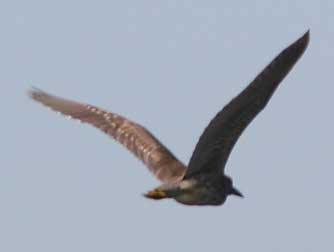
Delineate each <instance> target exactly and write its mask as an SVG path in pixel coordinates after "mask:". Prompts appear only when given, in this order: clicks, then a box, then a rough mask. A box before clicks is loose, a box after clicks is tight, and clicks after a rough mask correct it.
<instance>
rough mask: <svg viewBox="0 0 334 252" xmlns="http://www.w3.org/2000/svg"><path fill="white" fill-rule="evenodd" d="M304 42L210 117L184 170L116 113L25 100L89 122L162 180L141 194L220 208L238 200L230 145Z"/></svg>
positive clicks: (49, 98) (39, 97)
mask: <svg viewBox="0 0 334 252" xmlns="http://www.w3.org/2000/svg"><path fill="white" fill-rule="evenodd" d="M308 42H309V31H307V32H306V33H305V34H304V35H303V36H302V37H301V38H299V39H298V40H296V41H295V42H294V43H292V44H291V45H290V46H288V47H287V48H286V49H284V50H283V51H282V52H281V53H280V54H279V55H278V56H277V57H276V58H274V59H273V60H272V62H271V63H270V64H269V65H267V66H266V67H265V68H264V70H263V71H262V72H261V73H260V74H259V75H258V76H257V77H256V78H255V79H254V80H253V81H252V82H251V83H250V84H249V85H248V86H247V87H246V88H245V89H244V90H243V91H242V92H241V93H240V94H239V95H237V96H236V97H235V98H234V99H232V100H231V101H230V102H229V103H228V104H227V105H226V106H225V107H224V108H223V109H222V110H221V111H220V112H219V113H218V114H217V115H216V116H215V117H214V118H213V119H212V121H211V122H210V123H209V125H208V126H207V127H206V129H205V130H204V132H203V134H202V135H201V137H200V138H199V141H198V143H197V145H196V147H195V150H194V152H193V154H192V157H191V159H190V162H189V164H188V166H186V165H184V164H183V163H182V162H181V161H179V160H178V159H177V158H176V157H175V156H174V155H173V154H172V153H171V152H170V151H169V150H168V149H167V148H166V147H165V146H164V145H163V144H162V143H161V142H159V140H158V139H157V138H156V137H155V136H153V134H152V133H150V132H149V131H148V130H147V129H146V128H145V127H143V126H141V125H140V124H138V123H136V122H133V121H131V120H129V119H127V118H125V117H123V116H121V115H118V114H115V113H112V112H108V111H106V110H104V109H101V108H98V107H95V106H93V105H89V104H85V103H79V102H76V101H72V100H68V99H64V98H60V97H57V96H54V95H51V94H48V93H46V92H44V91H42V90H39V89H36V88H32V89H31V90H29V96H30V97H31V98H32V99H33V100H35V101H37V102H40V103H42V104H44V105H45V106H48V107H50V108H51V109H53V110H55V111H58V112H60V113H61V114H63V115H66V116H69V117H71V118H74V119H78V120H80V121H81V122H84V123H89V124H92V125H93V126H95V127H96V128H98V129H100V130H102V131H103V132H105V133H106V134H107V135H109V136H110V137H112V138H113V139H114V140H116V141H117V142H119V143H120V144H122V145H123V146H125V147H126V148H127V149H128V150H129V151H130V152H132V153H133V154H134V155H135V156H136V157H137V158H138V159H140V160H141V161H142V162H143V163H144V164H145V165H146V166H147V167H148V169H149V170H150V171H151V172H152V173H153V174H154V175H155V176H156V178H158V179H159V180H160V181H161V182H162V184H161V185H160V186H159V187H157V188H155V189H153V190H152V191H149V192H148V193H146V194H145V196H146V197H148V198H151V199H164V198H173V199H175V200H176V201H177V202H179V203H182V204H186V205H221V204H223V203H224V202H225V200H226V198H227V196H229V195H236V196H239V197H243V195H242V194H241V192H240V191H239V190H238V189H236V188H235V187H234V186H233V183H232V179H231V178H230V177H229V176H227V175H225V172H224V168H225V165H226V162H227V159H228V157H229V155H230V153H231V151H232V149H233V146H234V145H235V143H236V141H237V140H238V138H239V137H240V135H241V134H242V132H243V131H244V129H245V128H246V127H247V125H249V123H250V122H251V121H252V120H253V119H254V118H255V117H256V115H257V114H258V113H259V112H260V111H261V110H262V109H263V108H264V107H265V106H266V105H267V103H268V101H269V100H270V98H271V96H272V95H273V93H274V91H275V90H276V88H277V87H278V85H279V83H280V82H281V81H282V80H283V79H284V77H285V76H286V75H287V74H288V73H289V71H290V70H291V69H292V67H293V66H294V65H295V63H296V62H297V61H298V59H299V58H300V57H301V55H302V54H303V52H304V51H305V49H306V47H307V45H308Z"/></svg>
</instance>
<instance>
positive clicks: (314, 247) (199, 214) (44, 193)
mask: <svg viewBox="0 0 334 252" xmlns="http://www.w3.org/2000/svg"><path fill="white" fill-rule="evenodd" d="M333 13H334V1H332V0H328V1H325V0H324V1H305V0H299V1H293V0H283V1H276V0H275V1H274V0H270V1H268V0H252V1H216V0H214V1H197V0H195V1H188V0H167V1H166V0H165V1H159V0H158V1H157V0H155V1H152V0H135V1H130V0H122V1H112V0H111V1H78V0H77V1H68V0H66V1H65V0H58V1H37V0H30V1H15V0H13V1H1V3H0V32H1V33H0V34H1V36H0V38H1V39H0V69H1V74H0V85H1V90H2V92H1V99H0V105H1V106H0V110H1V115H2V116H1V144H0V146H1V158H0V202H1V203H0V251H3V252H14V251H15V252H21V251H25V252H30V251H31V252H46V251H47V252H56V251H57V252H59V251H61V252H67V251H68V252H73V251H80V252H88V251H99V252H100V251H101V252H103V251H161V252H163V251H195V252H196V251H229V252H230V251H232V252H234V251H236V252H238V251H258V252H261V251H263V252H269V251H272V252H281V251H294V252H297V251H303V252H311V251H322V252H325V251H333V249H334V241H333V233H334V220H333V213H334V203H333V196H334V186H333V184H334V182H333V178H334V167H333V161H332V160H333V147H334V146H333V134H332V132H333V128H334V120H333V107H334V102H333V91H334V88H333V86H334V83H333V71H334V66H333V59H334V28H333V26H334V15H333ZM309 28H310V29H311V41H310V44H309V47H308V49H307V51H306V53H305V54H304V56H303V57H302V58H301V60H300V61H299V62H298V63H297V65H296V66H295V68H294V69H293V71H292V72H291V73H290V74H289V75H288V77H287V78H286V79H285V80H284V82H283V83H282V85H281V86H280V87H279V89H278V90H277V92H276V93H275V95H274V96H273V98H272V100H271V101H270V103H269V104H268V107H267V108H266V109H265V110H264V111H263V112H262V113H261V114H260V115H259V116H258V117H257V118H256V119H255V120H254V121H253V123H252V124H251V125H250V127H248V128H247V130H246V131H245V132H244V134H243V135H242V137H241V138H240V140H239V141H238V143H237V145H236V146H235V148H234V150H233V152H232V155H231V156H230V159H229V162H228V164H227V174H229V175H231V176H232V177H233V179H234V183H235V185H236V186H237V187H238V188H239V189H240V190H241V191H242V192H243V194H244V195H245V198H244V199H240V198H236V197H230V198H228V200H227V201H226V203H225V205H223V206H220V207H187V206H183V205H180V204H177V203H176V202H174V201H172V200H164V201H160V202H156V201H151V200H148V199H145V198H144V197H142V194H143V193H145V192H146V191H147V190H150V189H151V188H152V187H154V186H157V185H158V184H159V182H158V181H157V180H156V179H155V178H154V177H153V176H152V175H151V174H150V173H149V172H148V171H147V169H146V168H145V167H144V165H143V164H142V163H141V162H139V161H138V160H136V159H135V158H134V156H132V155H131V154H129V153H128V152H127V151H126V150H125V149H124V148H123V147H121V146H120V145H119V144H116V143H115V142H114V141H112V140H111V139H109V138H108V137H106V136H105V135H104V134H102V133H101V132H99V131H98V130H96V129H94V128H93V127H90V126H87V125H84V124H79V123H77V122H75V121H71V120H68V119H67V118H64V117H61V116H59V115H57V114H56V113H53V112H51V111H50V110H48V109H46V108H44V107H42V106H40V105H39V104H36V103H34V102H32V101H31V100H29V99H28V98H27V96H26V93H25V92H26V90H27V89H28V88H29V87H30V86H36V87H39V88H41V89H43V90H45V91H48V92H51V93H53V94H56V95H60V96H64V97H67V98H72V99H75V100H78V101H84V102H88V103H91V104H94V105H97V106H100V107H102V108H106V109H109V110H110V111H113V112H116V113H119V114H122V115H124V116H127V117H128V118H130V119H132V120H135V121H137V122H139V123H141V124H143V125H144V126H146V127H147V128H148V129H150V130H151V131H152V132H153V133H154V134H155V135H156V136H157V137H158V138H159V139H160V140H161V141H162V142H163V143H164V144H166V145H167V146H168V148H170V149H171V150H172V151H173V152H174V153H175V154H176V156H177V157H178V158H180V159H181V160H182V161H184V162H185V163H187V162H188V160H189V158H190V156H191V153H192V151H193V149H194V146H195V144H196V142H197V140H198V138H199V136H200V134H201V133H202V131H203V129H204V127H205V126H206V125H207V123H208V122H209V121H210V119H211V118H212V117H213V116H214V115H215V114H216V113H217V112H218V111H219V110H220V109H221V108H222V107H223V106H224V105H225V104H226V103H227V102H229V101H230V99H231V98H233V97H234V96H235V95H237V94H238V93H239V92H240V91H241V90H242V89H243V88H244V87H245V86H246V85H247V84H248V83H249V82H250V81H251V80H252V79H253V78H254V77H255V76H256V75H257V74H258V73H259V72H260V71H261V70H262V68H263V67H264V66H265V65H266V64H267V63H269V62H270V61H271V60H272V58H273V57H274V56H276V55H277V54H278V53H279V52H280V51H281V50H282V49H284V48H285V47H286V46H288V45H289V44H290V43H292V42H293V41H295V40H296V39H297V38H298V37H300V36H301V35H302V34H303V33H304V32H305V31H306V30H307V29H309Z"/></svg>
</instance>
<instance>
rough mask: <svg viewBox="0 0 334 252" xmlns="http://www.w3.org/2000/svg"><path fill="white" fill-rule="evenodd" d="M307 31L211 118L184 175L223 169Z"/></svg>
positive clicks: (297, 54)
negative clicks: (235, 145)
mask: <svg viewBox="0 0 334 252" xmlns="http://www.w3.org/2000/svg"><path fill="white" fill-rule="evenodd" d="M308 42H309V32H306V33H305V34H304V35H303V36H302V37H301V38H299V39H298V40H297V41H295V42H294V43H292V44H291V45H290V46H288V47H287V48H286V49H285V50H283V51H282V52H281V53H280V54H279V55H278V56H277V57H276V58H274V60H273V61H272V62H271V63H270V64H269V65H268V66H266V67H265V68H264V70H263V71H262V72H261V73H260V74H259V75H258V76H257V77H256V78H255V79H254V80H253V81H252V82H251V83H250V84H249V85H248V87H246V88H245V90H243V91H242V92H241V93H240V94H239V95H238V96H237V97H235V98H234V99H233V100H232V101H231V102H230V103H229V104H227V105H226V106H225V107H224V108H223V110H221V111H220V112H219V113H218V114H217V115H216V117H215V118H214V119H213V120H212V121H211V122H210V124H209V125H208V127H207V128H206V129H205V130H204V132H203V134H202V135H201V137H200V139H199V141H198V143H197V145H196V147H195V150H194V152H193V155H192V157H191V159H190V162H189V165H188V170H187V173H186V175H185V178H189V177H192V176H194V175H195V174H197V173H199V172H208V173H210V172H213V173H217V172H222V171H223V172H224V167H225V164H226V162H227V159H228V157H229V155H230V153H231V151H232V149H233V146H234V144H235V143H236V141H237V140H238V138H239V137H240V135H241V134H242V132H243V131H244V129H245V128H246V127H247V126H248V125H249V123H250V122H251V121H252V120H253V119H254V118H255V117H256V115H257V114H258V113H260V111H261V110H262V109H264V107H265V106H266V105H267V103H268V101H269V100H270V98H271V96H272V95H273V93H274V92H275V90H276V88H277V87H278V85H279V84H280V82H281V81H282V80H283V79H284V77H285V76H286V75H287V74H288V73H289V72H290V70H291V69H292V67H293V66H294V65H295V63H296V62H297V61H298V59H299V58H300V57H301V56H302V54H303V53H304V51H305V49H306V47H307V45H308Z"/></svg>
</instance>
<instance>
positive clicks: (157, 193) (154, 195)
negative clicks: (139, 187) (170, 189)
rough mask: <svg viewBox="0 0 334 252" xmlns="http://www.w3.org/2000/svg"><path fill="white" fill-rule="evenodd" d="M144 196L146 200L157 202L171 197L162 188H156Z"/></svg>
mask: <svg viewBox="0 0 334 252" xmlns="http://www.w3.org/2000/svg"><path fill="white" fill-rule="evenodd" d="M144 196H145V197H146V198H149V199H155V200H159V199H164V198H169V197H170V196H169V195H168V193H167V191H164V190H163V189H161V188H155V189H154V190H152V191H149V192H147V193H146V194H144Z"/></svg>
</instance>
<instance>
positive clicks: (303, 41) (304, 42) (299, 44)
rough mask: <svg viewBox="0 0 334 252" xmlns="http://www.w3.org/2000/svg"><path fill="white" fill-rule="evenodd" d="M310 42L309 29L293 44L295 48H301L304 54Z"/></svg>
mask: <svg viewBox="0 0 334 252" xmlns="http://www.w3.org/2000/svg"><path fill="white" fill-rule="evenodd" d="M309 42H310V29H308V30H307V31H306V32H305V33H304V34H303V35H302V36H301V37H300V38H299V39H297V40H296V42H295V43H293V47H296V48H300V49H301V50H302V51H303V52H304V51H305V49H306V48H307V46H308V44H309Z"/></svg>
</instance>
